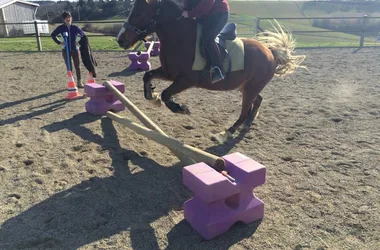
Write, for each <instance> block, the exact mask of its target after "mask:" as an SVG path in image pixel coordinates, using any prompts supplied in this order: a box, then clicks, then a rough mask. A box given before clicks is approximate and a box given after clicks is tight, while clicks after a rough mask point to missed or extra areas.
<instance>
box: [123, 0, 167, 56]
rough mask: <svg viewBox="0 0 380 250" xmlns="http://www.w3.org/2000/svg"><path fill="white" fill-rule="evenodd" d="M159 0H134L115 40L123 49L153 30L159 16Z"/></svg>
mask: <svg viewBox="0 0 380 250" xmlns="http://www.w3.org/2000/svg"><path fill="white" fill-rule="evenodd" d="M159 7H160V0H136V1H135V3H134V5H133V8H132V11H131V13H130V16H129V18H128V19H127V21H126V22H125V23H124V24H123V27H122V28H121V30H120V32H119V34H118V36H117V39H116V41H117V42H118V43H119V46H120V47H122V48H125V49H128V48H130V47H131V46H133V45H134V44H135V43H136V42H138V41H139V40H142V39H144V38H145V37H146V36H147V35H149V34H152V33H153V32H155V26H156V22H157V19H158V17H159V16H160V8H159Z"/></svg>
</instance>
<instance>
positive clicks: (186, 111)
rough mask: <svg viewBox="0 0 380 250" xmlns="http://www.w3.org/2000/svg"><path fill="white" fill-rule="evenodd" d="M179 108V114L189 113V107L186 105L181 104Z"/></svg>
mask: <svg viewBox="0 0 380 250" xmlns="http://www.w3.org/2000/svg"><path fill="white" fill-rule="evenodd" d="M181 109H182V111H181V112H180V113H181V114H184V115H190V114H191V112H190V109H189V108H188V107H187V105H185V104H182V105H181Z"/></svg>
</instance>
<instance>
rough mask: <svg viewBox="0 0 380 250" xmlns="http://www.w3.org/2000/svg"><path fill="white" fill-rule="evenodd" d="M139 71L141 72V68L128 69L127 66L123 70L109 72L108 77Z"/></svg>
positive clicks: (128, 74) (130, 74) (133, 73)
mask: <svg viewBox="0 0 380 250" xmlns="http://www.w3.org/2000/svg"><path fill="white" fill-rule="evenodd" d="M140 72H143V71H141V70H133V69H130V68H129V67H128V68H125V69H124V70H122V71H120V72H113V73H110V74H108V77H118V76H132V75H135V74H136V73H140Z"/></svg>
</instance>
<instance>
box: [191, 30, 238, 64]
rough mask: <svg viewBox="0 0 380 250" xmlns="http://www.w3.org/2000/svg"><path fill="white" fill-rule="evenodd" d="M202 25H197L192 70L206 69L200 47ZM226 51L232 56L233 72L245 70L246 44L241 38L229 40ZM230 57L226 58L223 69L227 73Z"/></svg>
mask: <svg viewBox="0 0 380 250" xmlns="http://www.w3.org/2000/svg"><path fill="white" fill-rule="evenodd" d="M202 28H203V26H202V24H199V23H198V25H197V39H196V47H195V58H194V62H193V67H192V70H204V68H205V67H206V60H205V59H204V58H203V57H202V55H201V53H200V50H199V47H200V41H201V36H202ZM226 49H227V51H228V53H229V54H230V56H231V63H232V65H231V71H238V70H243V69H244V43H243V41H242V40H241V39H240V38H238V37H237V38H236V39H235V40H232V41H230V40H227V41H226ZM228 64H229V61H228V57H227V56H226V58H225V60H224V61H223V69H224V71H225V72H226V71H227V70H228Z"/></svg>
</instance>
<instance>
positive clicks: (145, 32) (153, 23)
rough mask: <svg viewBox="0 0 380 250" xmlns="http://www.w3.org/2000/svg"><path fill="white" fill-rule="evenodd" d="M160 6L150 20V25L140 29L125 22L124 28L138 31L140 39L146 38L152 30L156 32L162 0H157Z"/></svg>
mask: <svg viewBox="0 0 380 250" xmlns="http://www.w3.org/2000/svg"><path fill="white" fill-rule="evenodd" d="M157 3H158V8H157V10H156V15H155V16H154V17H153V18H152V20H151V21H150V24H149V26H148V27H147V28H146V29H139V28H137V27H135V26H133V25H131V24H129V23H128V21H127V22H125V23H124V25H123V28H124V29H126V30H129V31H132V32H134V33H136V35H137V38H138V40H145V39H144V38H145V37H146V36H147V35H148V33H150V32H154V30H155V28H156V24H157V19H158V17H159V16H160V3H161V0H157Z"/></svg>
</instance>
